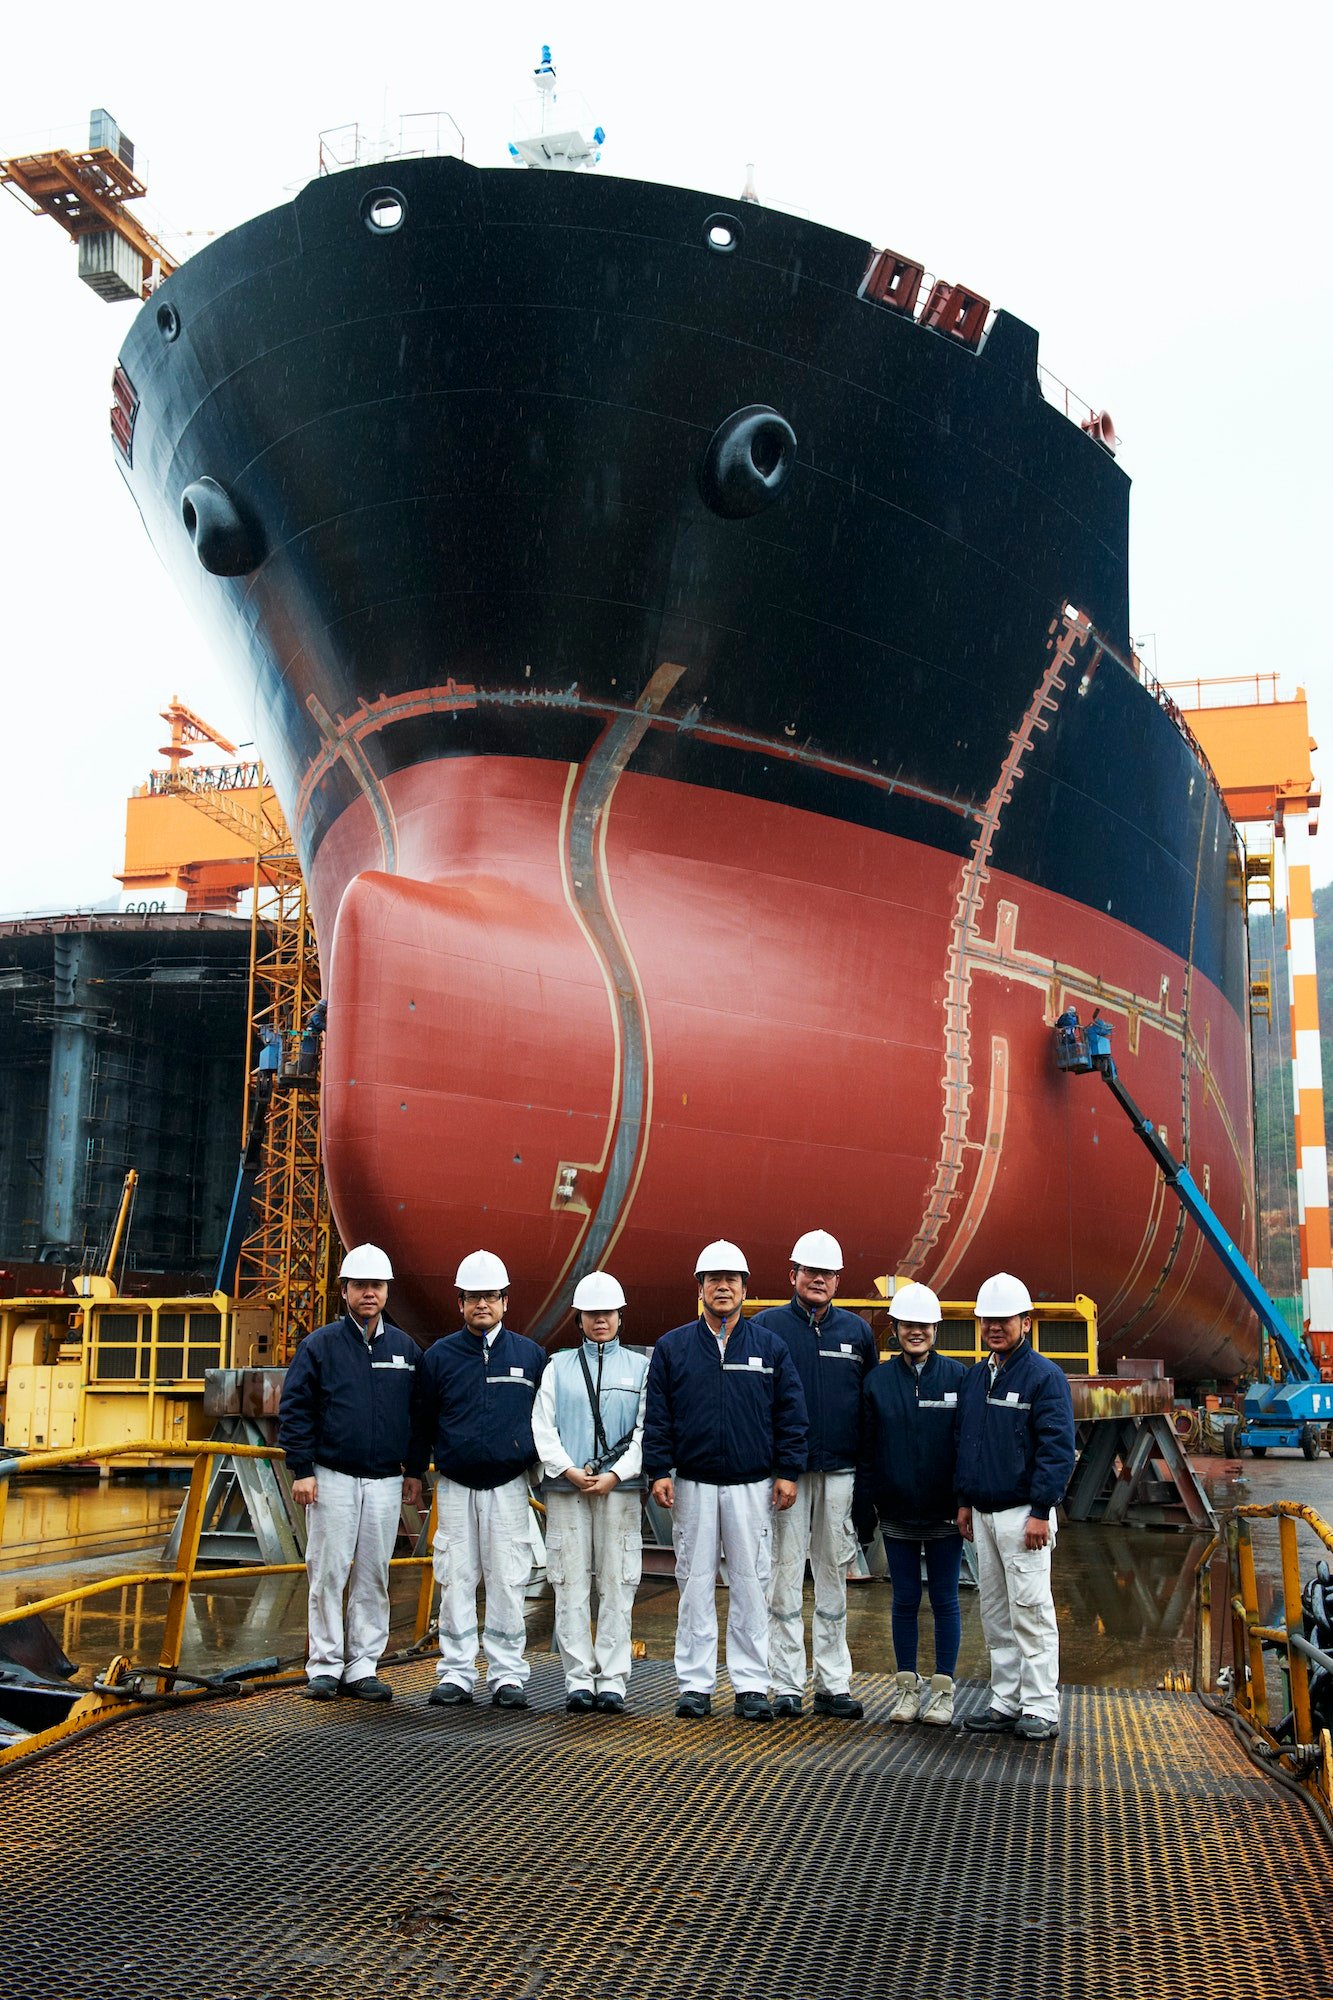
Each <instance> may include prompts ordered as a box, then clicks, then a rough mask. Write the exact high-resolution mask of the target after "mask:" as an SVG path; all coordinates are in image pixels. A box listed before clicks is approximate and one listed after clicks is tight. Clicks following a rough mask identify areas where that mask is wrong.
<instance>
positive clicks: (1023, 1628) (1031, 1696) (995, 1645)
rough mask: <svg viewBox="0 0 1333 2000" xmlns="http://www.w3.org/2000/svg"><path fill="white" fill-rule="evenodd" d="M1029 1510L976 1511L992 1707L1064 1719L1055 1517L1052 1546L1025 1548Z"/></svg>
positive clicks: (1052, 1519)
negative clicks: (1054, 1590)
mask: <svg viewBox="0 0 1333 2000" xmlns="http://www.w3.org/2000/svg"><path fill="white" fill-rule="evenodd" d="M1028 1511H1029V1510H1028V1509H1027V1508H1026V1507H1005V1508H1003V1509H1002V1510H1001V1512H1000V1513H998V1514H981V1513H978V1512H976V1511H975V1510H974V1511H973V1514H972V1533H973V1536H974V1537H975V1540H976V1550H977V1577H978V1581H979V1583H980V1585H981V1629H982V1631H983V1632H984V1633H985V1635H986V1644H987V1646H988V1647H989V1648H990V1700H991V1707H992V1708H993V1709H996V1710H997V1711H998V1712H999V1714H1001V1715H1031V1716H1035V1717H1036V1718H1037V1719H1038V1720H1039V1721H1041V1722H1058V1721H1059V1720H1060V1693H1059V1684H1060V1631H1059V1627H1058V1625H1057V1624H1056V1621H1055V1601H1054V1599H1053V1598H1052V1596H1051V1554H1052V1551H1053V1550H1054V1548H1055V1515H1054V1513H1052V1514H1051V1515H1050V1516H1049V1519H1050V1524H1051V1537H1050V1540H1049V1541H1048V1542H1047V1544H1046V1546H1045V1548H1044V1549H1029V1548H1025V1547H1024V1545H1023V1531H1024V1529H1025V1528H1026V1526H1027V1522H1028Z"/></svg>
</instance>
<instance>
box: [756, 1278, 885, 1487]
mask: <svg viewBox="0 0 1333 2000" xmlns="http://www.w3.org/2000/svg"><path fill="white" fill-rule="evenodd" d="M751 1324H752V1325H754V1326H768V1327H771V1328H772V1329H773V1331H774V1333H776V1334H780V1335H781V1337H782V1339H783V1340H785V1341H786V1343H787V1346H788V1348H789V1349H790V1350H791V1358H792V1360H793V1361H794V1362H795V1363H796V1372H797V1374H798V1375H799V1376H800V1378H801V1388H802V1389H803V1390H804V1392H805V1407H806V1413H807V1415H808V1416H809V1419H810V1446H809V1450H808V1452H807V1454H806V1460H805V1469H806V1471H807V1472H850V1471H851V1470H852V1468H853V1467H854V1466H855V1464H856V1456H857V1449H858V1444H859V1440H860V1435H861V1385H862V1384H863V1382H864V1381H865V1379H866V1377H867V1376H868V1375H869V1373H870V1371H871V1369H872V1368H874V1367H875V1366H876V1364H877V1363H878V1361H879V1350H878V1348H877V1347H876V1346H875V1336H874V1335H873V1334H872V1333H871V1331H870V1328H869V1327H868V1326H867V1325H866V1323H865V1321H864V1320H863V1319H860V1318H858V1317H857V1315H856V1314H855V1313H851V1312H845V1311H844V1310H843V1308H842V1307H841V1306H839V1305H830V1306H828V1307H827V1308H826V1309H825V1312H824V1316H823V1318H822V1319H820V1320H818V1321H816V1320H813V1319H812V1318H811V1316H810V1314H809V1313H808V1312H807V1310H806V1308H805V1307H804V1306H803V1305H802V1303H801V1301H800V1300H799V1299H793V1300H792V1302H791V1304H790V1305H786V1306H770V1307H769V1308H768V1311H767V1312H761V1313H756V1314H755V1316H754V1319H753V1321H752V1322H751Z"/></svg>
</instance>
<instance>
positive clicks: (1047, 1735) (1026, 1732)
mask: <svg viewBox="0 0 1333 2000" xmlns="http://www.w3.org/2000/svg"><path fill="white" fill-rule="evenodd" d="M1059 1734H1060V1725H1059V1723H1058V1722H1044V1721H1043V1720H1042V1718H1041V1717H1040V1716H1039V1715H1020V1716H1019V1718H1018V1720H1017V1722H1016V1723H1015V1724H1014V1735H1015V1736H1021V1737H1022V1739H1023V1741H1024V1742H1025V1743H1049V1742H1050V1741H1051V1739H1052V1737H1054V1736H1058V1735H1059Z"/></svg>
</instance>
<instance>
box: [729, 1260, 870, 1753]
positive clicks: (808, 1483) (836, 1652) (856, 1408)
mask: <svg viewBox="0 0 1333 2000" xmlns="http://www.w3.org/2000/svg"><path fill="white" fill-rule="evenodd" d="M841 1275H842V1247H841V1245H840V1244H839V1242H838V1240H837V1238H836V1237H835V1236H830V1235H829V1233H828V1231H827V1230H826V1229H807V1230H806V1232H805V1234H804V1235H803V1236H798V1237H797V1239H796V1243H795V1245H794V1247H793V1249H792V1253H791V1287H792V1296H791V1302H790V1304H788V1305H785V1306H770V1307H769V1309H768V1311H767V1312H761V1313H756V1314H755V1317H754V1319H753V1321H752V1322H751V1323H752V1324H753V1325H755V1326H768V1327H771V1328H772V1329H773V1331H774V1333H777V1334H780V1335H781V1336H782V1338H783V1340H785V1341H786V1343H787V1346H788V1347H789V1348H790V1350H791V1357H792V1360H793V1361H794V1362H795V1363H796V1372H797V1374H798V1375H799V1376H800V1378H801V1389H802V1391H803V1393H804V1395H805V1407H806V1410H807V1412H808V1414H809V1419H810V1443H809V1450H808V1453H807V1457H806V1462H805V1471H804V1472H803V1473H802V1474H801V1476H800V1478H799V1479H798V1480H797V1482H796V1499H795V1502H794V1504H793V1505H792V1506H790V1507H788V1508H787V1509H785V1511H784V1512H782V1513H780V1514H776V1515H775V1516H774V1518H773V1575H772V1579H771V1581H770V1584H769V1595H768V1664H769V1671H770V1673H771V1675H772V1678H773V1713H774V1715H780V1716H789V1715H799V1714H800V1713H801V1700H802V1696H803V1695H804V1692H805V1673H806V1667H805V1618H804V1615H803V1611H802V1598H803V1596H804V1592H805V1565H806V1562H807V1560H808V1561H809V1564H810V1569H811V1574H812V1576H813V1579H814V1586H815V1607H814V1620H813V1626H812V1631H811V1639H812V1651H813V1653H814V1711H815V1714H816V1715H833V1716H838V1717H840V1718H842V1719H843V1720H847V1721H857V1720H859V1719H860V1717H861V1716H862V1715H863V1714H864V1713H865V1711H864V1709H863V1708H862V1706H861V1703H860V1702H859V1701H857V1700H856V1699H855V1697H854V1696H853V1694H852V1691H851V1689H852V1656H851V1652H850V1651H849V1649H848V1645H847V1570H848V1567H849V1565H850V1564H851V1563H852V1562H853V1561H854V1560H855V1558H856V1531H855V1529H854V1528H853V1526H852V1493H853V1488H854V1486H855V1482H856V1458H857V1451H858V1448H859V1444H860V1435H861V1390H862V1386H863V1384H864V1383H865V1380H866V1377H867V1376H868V1375H869V1373H870V1371H871V1369H872V1368H874V1366H875V1365H876V1363H877V1362H878V1360H879V1353H878V1350H877V1349H876V1346H875V1338H874V1335H873V1334H872V1333H871V1331H870V1328H869V1327H868V1326H867V1325H866V1323H865V1321H864V1320H863V1319H861V1318H859V1317H858V1315H857V1314H856V1313H851V1312H844V1310H843V1308H842V1307H841V1306H838V1305H835V1304H834V1303H833V1298H834V1294H835V1293H836V1291H837V1289H838V1280H839V1279H840V1277H841Z"/></svg>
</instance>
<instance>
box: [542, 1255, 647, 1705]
mask: <svg viewBox="0 0 1333 2000" xmlns="http://www.w3.org/2000/svg"><path fill="white" fill-rule="evenodd" d="M573 1306H574V1315H575V1318H576V1319H577V1321H578V1323H579V1328H580V1331H581V1333H582V1336H583V1338H582V1340H581V1341H580V1343H579V1345H578V1346H577V1347H576V1348H574V1349H572V1350H570V1351H562V1352H561V1353H559V1354H556V1355H554V1356H553V1357H552V1359H551V1361H550V1363H549V1364H548V1366H547V1368H546V1370H545V1373H544V1374H543V1376H542V1380H541V1387H540V1389H539V1390H538V1392H537V1400H536V1402H535V1404H534V1405H533V1411H532V1435H533V1439H534V1441H535V1443H536V1446H537V1451H538V1454H539V1456H540V1458H541V1461H542V1473H543V1486H542V1493H543V1498H544V1499H545V1502H546V1574H547V1577H548V1579H549V1580H550V1582H551V1584H552V1586H553V1587H554V1590H555V1642H556V1645H557V1647H558V1648H559V1651H560V1659H561V1663H562V1665H563V1666H564V1670H565V1707H566V1708H567V1709H569V1710H570V1712H571V1713H572V1714H575V1715H578V1714H583V1713H586V1712H587V1711H588V1710H590V1709H601V1710H602V1711H603V1713H605V1714H607V1715H619V1714H621V1713H622V1712H623V1710H624V1707H625V1685H626V1682H627V1681H628V1680H629V1673H630V1619H631V1616H632V1614H633V1610H634V1592H635V1590H636V1588H637V1586H638V1582H639V1578H640V1576H641V1575H642V1572H643V1529H642V1524H641V1521H640V1508H641V1506H642V1503H643V1406H644V1394H645V1384H646V1382H647V1380H648V1363H647V1360H646V1359H645V1357H644V1356H643V1355H640V1354H631V1353H630V1352H629V1351H628V1350H627V1349H626V1348H623V1347H622V1346H621V1344H620V1326H621V1321H622V1319H623V1318H624V1306H625V1294H624V1292H623V1291H622V1290H621V1288H620V1286H619V1284H618V1283H617V1282H616V1280H615V1279H614V1278H613V1277H611V1276H610V1274H609V1273H608V1272H606V1271H591V1272H589V1274H588V1276H587V1277H586V1278H580V1280H579V1282H578V1284H577V1286H576V1287H575V1290H574V1298H573ZM594 1580H595V1581H596V1584H597V1600H598V1608H597V1633H596V1638H595V1639H594V1636H593V1630H592V1619H591V1594H592V1585H593V1582H594Z"/></svg>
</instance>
